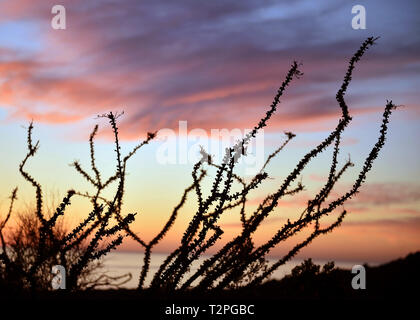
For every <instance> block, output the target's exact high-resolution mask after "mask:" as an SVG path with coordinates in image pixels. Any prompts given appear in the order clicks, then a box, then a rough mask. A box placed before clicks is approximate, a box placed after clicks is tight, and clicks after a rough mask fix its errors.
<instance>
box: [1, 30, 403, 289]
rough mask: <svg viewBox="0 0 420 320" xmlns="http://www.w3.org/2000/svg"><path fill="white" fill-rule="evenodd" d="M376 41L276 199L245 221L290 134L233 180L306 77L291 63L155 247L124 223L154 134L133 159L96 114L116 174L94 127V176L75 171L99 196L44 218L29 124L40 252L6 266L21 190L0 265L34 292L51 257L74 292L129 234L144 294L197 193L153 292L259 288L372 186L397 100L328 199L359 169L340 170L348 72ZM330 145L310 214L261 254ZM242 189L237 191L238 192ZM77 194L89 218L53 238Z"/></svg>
mask: <svg viewBox="0 0 420 320" xmlns="http://www.w3.org/2000/svg"><path fill="white" fill-rule="evenodd" d="M376 39H377V38H373V37H370V38H368V39H366V40H365V41H364V42H363V43H362V45H361V47H360V48H359V49H358V50H357V51H356V53H355V54H354V55H353V56H352V58H351V59H350V61H349V64H348V67H347V71H346V74H345V76H344V79H343V82H342V84H341V87H340V88H339V90H338V92H337V94H336V100H337V103H338V106H339V108H340V110H341V116H340V118H339V119H338V123H337V125H336V127H335V128H334V129H333V130H332V131H331V132H330V133H329V135H328V136H327V137H326V138H325V139H324V140H323V141H321V142H320V143H319V144H318V145H317V146H316V147H315V148H313V149H312V150H310V151H309V152H308V153H307V154H306V155H304V156H303V157H302V158H301V159H300V160H299V161H298V163H297V164H296V166H295V167H294V169H293V170H292V171H291V172H290V174H288V175H287V176H286V178H285V179H284V181H282V183H281V184H280V185H279V186H278V188H277V189H276V190H274V191H272V192H271V193H270V194H268V195H267V196H266V197H265V198H264V199H263V200H262V201H261V203H260V204H259V205H258V207H257V209H256V210H254V211H253V212H251V213H248V212H247V210H246V209H247V206H246V205H247V202H248V196H249V194H250V192H251V191H252V190H255V189H257V188H259V187H261V185H263V183H264V182H265V181H266V180H267V178H268V174H267V172H266V169H267V168H268V166H269V164H270V162H271V161H272V160H273V159H274V158H275V157H277V156H278V155H279V154H280V152H281V151H282V150H283V149H284V148H285V147H286V145H287V144H288V143H289V142H290V141H291V140H292V139H293V138H294V137H295V135H294V134H293V133H291V132H286V140H285V142H284V143H283V144H282V145H281V146H280V147H279V148H278V149H277V150H275V151H274V152H273V153H272V154H271V155H270V156H269V157H268V158H267V160H266V162H265V163H264V165H263V167H262V168H261V170H260V171H259V173H258V174H256V175H255V176H254V177H253V178H252V179H250V181H249V182H246V181H245V179H243V178H241V177H240V176H239V175H238V174H237V173H235V168H236V167H237V164H238V161H239V159H240V158H241V157H245V156H246V155H247V148H248V146H249V144H250V142H251V141H252V139H254V138H255V137H256V135H257V133H258V132H259V131H260V130H262V129H263V128H264V127H266V126H267V124H268V122H269V120H270V119H271V118H272V116H273V114H274V113H275V111H276V110H277V108H278V105H279V103H280V98H281V97H282V95H283V93H284V92H285V90H286V88H287V87H288V86H289V85H290V84H291V82H292V81H293V80H294V79H299V78H300V77H301V76H303V73H302V72H301V71H300V70H299V68H300V67H301V66H300V64H298V63H297V62H293V64H292V65H291V67H290V69H289V71H288V73H287V75H286V78H285V80H284V81H283V83H282V84H281V86H280V87H279V89H278V91H277V94H276V95H275V97H274V100H273V102H272V104H271V105H270V107H269V108H268V110H267V111H266V113H265V115H264V116H263V117H262V118H261V119H260V121H259V122H258V123H257V124H256V125H255V126H254V128H253V130H252V131H250V132H249V133H248V134H247V135H245V137H244V138H243V139H241V140H239V141H237V142H236V143H235V144H234V145H233V146H231V147H229V148H227V149H226V152H225V155H224V158H223V160H222V162H221V163H220V164H216V163H214V162H213V159H212V157H211V156H210V155H209V154H207V153H206V151H205V150H203V149H202V150H201V159H200V161H198V162H197V163H196V164H195V165H194V167H193V170H192V180H193V181H192V184H191V185H190V186H189V187H187V188H186V189H185V190H184V193H183V195H182V197H181V200H180V201H179V203H178V204H177V205H176V206H175V207H174V209H173V211H172V213H171V214H170V215H169V218H168V220H167V222H166V223H165V225H164V226H163V227H162V229H161V230H160V231H159V232H157V233H156V236H155V237H154V238H153V239H152V240H150V241H146V240H144V239H143V238H142V237H141V236H139V235H138V234H137V233H135V232H134V231H133V230H132V229H131V227H130V223H131V222H132V221H133V220H134V216H135V214H132V213H129V214H127V215H125V216H124V215H123V212H122V204H123V197H124V193H125V176H126V166H127V162H128V160H129V159H130V158H131V157H132V156H133V155H134V154H135V153H136V152H137V151H138V150H139V149H140V148H141V147H143V146H144V145H146V144H148V143H149V142H150V141H151V140H152V139H153V138H154V137H155V136H156V133H149V134H148V136H147V139H146V140H145V141H143V142H142V143H140V144H139V145H137V146H136V147H135V148H134V149H133V150H132V151H131V152H130V153H129V154H127V155H126V156H123V155H122V154H121V148H120V140H119V132H118V126H117V119H118V118H119V116H120V115H121V114H118V113H112V112H111V113H108V114H104V115H102V116H100V117H104V118H106V119H107V120H108V121H109V123H110V126H111V129H112V132H113V135H114V143H115V153H116V170H115V174H113V175H112V176H110V177H109V178H108V179H104V178H103V177H102V175H101V173H100V170H99V169H98V167H97V166H96V161H95V148H94V139H95V136H96V134H97V131H98V126H96V127H95V128H94V130H93V132H92V134H91V135H90V139H89V143H90V159H91V163H90V165H91V169H92V172H93V175H92V174H90V173H88V172H87V171H86V170H85V169H83V167H82V165H81V164H80V163H79V162H78V161H75V162H74V163H73V166H74V168H75V169H76V170H77V172H78V173H80V174H81V176H82V177H83V178H84V179H85V180H86V181H88V182H89V183H90V184H91V185H92V187H93V188H94V190H95V191H94V192H93V193H81V192H77V191H74V190H69V191H68V193H67V195H66V196H65V197H64V199H63V201H62V203H61V204H60V205H59V207H58V208H57V210H56V212H55V213H54V214H52V215H51V216H49V217H47V216H46V215H45V214H44V213H43V206H42V204H43V198H42V190H41V186H40V184H39V183H38V182H37V181H36V180H35V179H34V178H33V177H32V176H30V175H29V174H28V173H27V172H26V171H25V164H26V162H27V161H28V160H29V159H30V158H31V157H33V156H34V155H35V153H36V151H37V150H38V147H39V144H38V143H36V144H35V145H34V144H33V142H32V129H33V126H32V124H31V125H30V126H29V129H28V142H27V145H28V153H27V155H26V157H25V158H24V160H23V161H22V163H21V165H20V172H21V174H22V176H23V177H24V178H25V179H26V180H27V181H28V182H29V183H31V184H32V186H33V187H34V189H35V196H36V218H37V220H38V222H39V241H38V242H37V243H36V245H35V247H34V257H35V258H34V262H33V263H32V265H31V267H30V268H29V269H28V270H26V269H24V268H19V267H18V266H17V265H16V262H15V261H14V260H13V259H11V258H10V255H9V253H8V250H7V249H6V242H5V240H4V238H3V234H2V233H1V231H2V230H3V228H4V226H5V225H6V223H7V221H8V220H9V218H10V215H11V212H12V208H13V202H14V201H15V199H16V190H14V191H13V193H12V196H11V206H10V210H9V212H8V214H7V216H6V218H5V220H4V222H3V223H2V224H1V225H0V226H1V229H0V235H1V240H2V245H3V251H2V255H1V260H2V262H3V265H4V270H5V274H6V275H9V274H13V273H15V274H19V276H21V277H22V279H24V282H25V285H27V286H29V287H32V288H34V287H37V286H38V282H39V279H38V277H37V271H38V270H40V268H43V267H45V268H48V266H49V265H50V263H51V259H53V260H54V262H56V263H57V264H62V265H64V266H66V268H67V270H69V274H68V279H69V286H70V288H77V284H78V279H79V278H80V277H81V274H82V273H83V270H84V269H85V268H87V266H88V265H89V263H92V262H94V261H96V260H98V259H100V258H101V257H103V256H104V255H106V254H107V253H108V252H109V251H110V250H112V249H114V248H116V247H117V246H118V245H119V244H121V242H122V240H123V237H124V236H129V237H131V238H132V239H133V240H134V241H136V242H137V243H138V245H139V247H140V248H141V249H143V250H144V261H143V266H142V269H141V273H140V279H139V284H138V289H139V290H141V289H143V288H145V282H146V277H147V276H148V273H149V269H150V261H151V255H152V251H153V248H154V247H155V246H156V245H157V244H158V243H159V242H160V241H161V240H162V239H163V238H164V237H165V236H166V235H167V233H168V231H169V230H170V229H171V227H172V226H173V224H174V222H175V221H176V219H177V217H178V215H179V211H180V209H181V208H182V207H183V206H184V204H185V203H186V201H187V198H188V196H189V195H190V194H191V193H195V196H196V198H197V200H198V204H197V210H196V212H195V214H194V216H193V218H192V219H191V221H190V222H189V225H188V226H187V227H186V229H185V232H184V233H183V235H182V239H181V241H180V243H179V246H178V247H177V248H176V249H175V250H174V251H173V252H172V253H170V254H169V255H168V257H167V258H166V260H165V261H164V262H163V263H162V264H161V265H160V267H159V268H158V270H157V272H156V273H155V274H154V275H153V276H152V280H151V283H150V286H149V287H150V288H151V289H153V290H159V291H168V292H171V291H185V290H189V289H191V288H194V289H196V290H201V291H208V290H215V289H225V288H238V287H246V288H251V287H255V286H259V285H261V283H262V282H263V281H264V280H266V279H268V278H269V277H270V275H272V273H273V272H274V271H275V270H276V269H277V268H279V267H280V266H281V265H283V264H285V263H286V262H287V261H289V260H290V259H291V258H293V257H294V256H295V255H296V254H297V253H298V252H299V251H300V250H301V249H302V248H304V247H305V246H307V245H309V244H310V243H311V242H312V241H313V240H314V239H315V238H317V237H318V236H320V235H323V234H326V233H328V232H331V231H332V230H334V229H335V228H336V227H338V226H339V225H340V224H341V222H342V221H343V219H344V217H345V216H346V214H347V211H346V210H344V209H342V210H340V209H341V208H340V207H341V206H342V205H343V204H344V203H345V202H346V201H347V200H349V199H350V198H352V197H353V196H354V195H355V194H356V193H357V192H358V191H359V189H360V187H361V185H362V184H363V183H364V182H365V180H366V176H367V173H368V172H369V171H370V170H371V168H372V165H373V162H374V160H375V159H376V158H377V157H378V154H379V152H380V150H381V149H382V147H383V145H384V143H385V137H386V134H387V129H388V122H389V118H390V115H391V113H392V111H393V110H394V109H395V108H396V106H395V105H394V104H393V103H392V101H388V102H387V103H386V106H385V109H384V113H383V116H382V123H381V127H380V129H379V137H378V139H377V141H376V143H375V145H374V146H373V147H372V149H371V150H370V152H369V154H368V156H367V157H366V159H365V161H364V164H363V166H362V168H361V170H360V171H359V172H358V174H357V176H356V179H355V180H354V182H353V185H352V187H351V188H350V189H349V190H348V191H347V192H345V193H344V194H342V195H340V196H338V197H336V198H334V199H332V200H331V197H332V190H333V188H334V187H335V186H336V183H337V181H339V180H340V178H341V177H342V176H343V174H344V173H345V172H346V171H347V170H348V169H349V168H350V167H352V166H353V163H352V162H351V161H350V159H348V160H347V161H346V162H345V163H344V164H342V165H341V166H339V161H338V155H339V152H340V146H341V137H342V134H343V132H344V130H345V129H346V127H347V126H348V125H349V123H350V122H351V120H352V117H351V115H350V111H349V108H348V106H347V104H346V102H345V100H344V96H345V94H346V91H347V88H348V86H349V84H350V81H351V79H352V73H353V70H354V68H355V65H356V63H357V62H358V61H359V60H360V59H361V58H362V56H363V55H364V53H365V52H366V50H367V49H368V48H369V47H371V46H372V45H373V44H374V43H375V41H376ZM330 146H332V148H333V153H332V158H331V163H330V168H329V174H328V177H327V178H326V181H325V183H324V185H323V187H322V188H321V189H320V190H319V191H318V192H317V194H316V195H315V196H314V197H313V198H312V199H311V200H309V201H308V203H307V205H306V207H305V208H302V213H301V215H300V216H299V217H298V218H297V219H295V220H294V221H291V220H287V222H286V223H285V224H284V225H283V226H282V227H281V228H280V229H278V230H277V232H275V233H274V234H273V235H272V236H271V238H270V239H269V240H268V241H266V242H265V243H263V244H261V245H259V246H257V245H256V244H255V242H254V240H253V236H254V234H255V232H256V231H257V229H258V228H259V227H261V225H262V223H263V222H264V221H265V220H266V219H267V217H269V215H270V214H272V213H273V211H274V210H275V208H276V207H277V204H278V203H279V201H280V200H281V199H282V198H284V197H285V196H294V195H296V194H298V193H299V192H301V191H302V190H304V186H303V184H302V183H301V182H299V178H300V177H301V174H302V171H303V170H304V169H305V168H306V167H307V166H308V164H309V163H310V162H311V161H312V160H313V159H315V158H316V157H317V156H319V155H320V154H321V153H322V152H323V151H325V149H326V148H327V147H330ZM210 167H211V168H213V169H215V170H216V173H215V176H214V177H212V178H210V179H211V181H212V183H211V188H210V192H209V193H208V194H207V195H205V192H204V191H203V190H204V189H203V181H204V180H205V179H206V178H207V177H209V174H208V169H209V168H210ZM113 182H117V184H118V186H117V188H116V191H115V194H114V196H113V197H112V198H106V197H105V196H104V195H103V191H104V190H105V189H107V188H108V187H109V186H110V185H111V184H112V183H113ZM238 188H239V191H233V190H237V189H238ZM74 196H83V197H86V198H88V199H90V202H91V203H92V211H91V212H90V213H89V214H88V216H87V217H86V219H85V220H84V221H82V222H81V223H80V224H79V226H78V227H76V228H75V229H74V230H72V231H71V232H69V233H67V234H66V235H65V236H63V237H61V238H60V237H57V235H56V233H54V226H55V225H56V223H57V220H58V218H59V217H60V216H62V215H63V214H64V212H65V209H66V208H67V207H68V206H69V205H70V200H71V198H72V197H74ZM235 208H236V209H238V210H240V220H241V221H240V222H241V232H240V233H239V235H237V236H235V237H234V238H233V239H231V240H230V241H228V242H227V243H226V244H225V245H224V246H222V247H221V248H220V249H219V250H218V251H217V252H216V253H215V254H213V255H212V256H210V257H208V258H206V259H205V260H204V261H203V262H202V263H201V265H200V266H199V267H198V269H197V270H194V271H193V270H191V265H192V263H194V262H196V261H198V259H199V258H200V257H202V256H203V254H204V253H206V252H207V251H208V249H209V248H211V247H213V246H214V245H215V244H216V243H217V241H218V240H220V238H221V236H222V234H223V230H222V228H221V227H220V225H218V222H219V220H220V218H221V216H222V215H223V214H228V213H229V211H230V210H232V209H235ZM337 211H339V212H337ZM327 216H330V217H333V218H334V219H335V220H334V221H333V222H332V223H329V224H325V223H321V219H322V218H325V217H327ZM110 224H113V226H109V225H110ZM308 230H309V235H307V236H305V238H304V240H300V241H297V243H296V244H295V245H294V247H292V248H291V249H290V251H289V252H287V253H286V254H285V255H284V256H283V257H281V258H280V259H278V260H277V261H276V262H275V263H273V264H269V263H268V261H267V260H266V256H267V254H269V253H270V251H271V250H272V249H273V248H274V247H276V246H277V245H278V244H279V243H283V242H285V241H286V240H289V239H292V238H293V237H294V236H297V235H299V234H305V232H308ZM104 241H105V242H106V244H104V245H103V247H101V248H99V246H100V243H103V242H104ZM83 242H86V246H85V247H84V249H83V254H81V255H80V256H79V257H78V259H76V260H75V261H72V262H71V263H69V260H68V258H67V255H66V254H67V253H68V252H71V250H72V249H73V248H77V247H78V246H81V245H82V243H83ZM306 263H307V265H305V266H304V268H306V267H308V268H309V267H311V263H310V261H309V262H306ZM308 268H306V269H305V273H307V272H312V271H313V272H314V273H315V274H317V273H319V270H318V269H316V268H315V269H313V270H312V269H311V268H309V269H308ZM333 269H334V268H333V266H332V265H328V266H326V267H324V271H323V272H325V273H328V272H330V271H331V270H333ZM296 270H297V271H296ZM299 270H300V271H299ZM302 270H303V269H302ZM302 270H301V269H295V272H303V271H302ZM311 270H312V271H311Z"/></svg>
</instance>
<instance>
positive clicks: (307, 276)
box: [0, 252, 420, 320]
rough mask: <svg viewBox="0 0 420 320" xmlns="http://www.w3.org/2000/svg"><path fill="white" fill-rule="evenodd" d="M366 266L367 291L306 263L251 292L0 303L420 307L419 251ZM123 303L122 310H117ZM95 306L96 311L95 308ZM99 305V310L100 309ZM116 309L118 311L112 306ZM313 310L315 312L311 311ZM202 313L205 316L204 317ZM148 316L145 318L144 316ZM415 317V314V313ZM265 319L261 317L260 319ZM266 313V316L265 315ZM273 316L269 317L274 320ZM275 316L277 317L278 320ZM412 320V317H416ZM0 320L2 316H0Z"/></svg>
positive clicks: (49, 295)
mask: <svg viewBox="0 0 420 320" xmlns="http://www.w3.org/2000/svg"><path fill="white" fill-rule="evenodd" d="M365 268H366V289H364V290H361V289H359V290H354V289H353V288H352V286H351V281H352V278H353V277H354V276H355V274H352V273H351V271H350V270H343V269H336V268H334V269H327V270H326V269H322V268H320V266H317V265H314V264H312V263H311V262H307V263H306V265H303V264H302V265H301V267H300V268H298V269H295V270H294V272H293V273H292V274H291V275H289V276H286V277H285V278H283V279H281V280H272V281H269V282H266V283H264V284H263V285H260V286H258V287H256V288H253V289H241V290H224V291H219V292H207V293H206V292H195V291H190V292H186V293H182V294H180V293H176V292H175V293H164V292H157V291H150V290H145V291H143V292H137V291H135V290H122V289H120V290H95V291H84V292H75V293H70V292H66V291H64V290H62V291H53V292H38V293H36V294H31V293H22V292H19V293H18V292H17V291H16V290H14V289H13V288H6V287H5V286H2V287H0V301H2V302H5V301H9V302H10V303H12V302H18V303H23V305H24V304H25V303H26V304H27V305H32V304H33V303H35V304H38V305H44V304H46V305H48V306H49V307H51V306H52V305H54V306H60V309H63V308H64V310H67V311H66V312H72V311H75V310H77V309H74V306H82V305H84V306H89V307H92V308H94V309H95V310H97V308H99V309H98V310H101V311H102V312H103V311H106V310H110V309H112V307H113V306H114V307H116V309H118V310H127V308H128V307H135V308H136V309H137V310H142V312H141V314H142V316H139V317H135V318H136V319H243V320H246V319H271V318H273V317H271V315H276V314H277V315H281V314H283V312H284V311H285V310H288V311H290V310H295V312H299V313H311V312H312V310H315V309H316V310H322V309H323V306H328V307H330V306H332V305H335V306H337V305H338V306H340V309H341V310H346V312H351V311H357V310H358V309H357V308H359V307H360V306H366V305H373V306H377V307H380V308H381V310H382V311H384V310H386V309H387V308H388V307H392V306H393V305H395V304H396V303H397V302H398V303H400V302H405V303H407V304H410V305H411V306H416V305H419V304H420V294H419V288H420V287H419V284H420V281H419V279H420V276H419V271H420V252H417V253H414V254H410V255H408V256H407V257H405V258H403V259H398V260H395V261H392V262H389V263H386V264H383V265H380V266H377V267H369V266H365ZM120 305H123V306H125V307H123V308H122V309H121V308H119V306H120ZM210 305H229V306H232V305H245V306H250V305H255V307H253V308H254V309H252V310H253V311H254V313H255V314H243V315H240V314H232V312H231V310H228V311H227V312H223V313H224V314H222V315H220V314H215V312H217V311H219V307H217V306H214V307H213V314H209V313H210V308H211V307H210ZM96 306H98V307H96ZM99 306H100V307H99ZM117 306H118V307H117ZM172 306H175V307H177V306H200V308H201V309H202V311H203V313H202V314H200V315H199V316H200V317H199V316H197V317H193V316H192V315H184V316H182V317H181V316H174V315H167V314H166V313H165V312H166V310H167V308H168V307H170V308H171V307H172ZM314 308H315V309H314ZM204 309H206V312H207V313H206V314H204ZM146 314H147V315H149V316H146ZM417 314H418V313H417ZM263 315H264V316H263ZM267 315H269V316H267ZM277 318H278V317H277V316H276V317H274V318H273V319H277ZM280 318H281V317H279V318H278V319H280ZM415 318H416V317H415ZM0 319H1V316H0Z"/></svg>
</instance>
